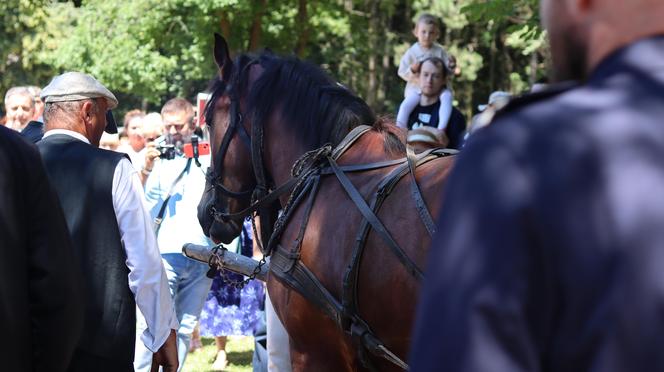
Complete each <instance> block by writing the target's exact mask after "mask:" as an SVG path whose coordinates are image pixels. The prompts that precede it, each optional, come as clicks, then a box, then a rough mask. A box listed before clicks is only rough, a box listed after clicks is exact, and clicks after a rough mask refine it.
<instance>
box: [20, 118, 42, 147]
mask: <svg viewBox="0 0 664 372" xmlns="http://www.w3.org/2000/svg"><path fill="white" fill-rule="evenodd" d="M21 135H22V136H23V137H25V138H26V139H27V140H28V141H30V142H32V143H37V142H39V140H41V139H42V137H44V123H42V122H41V121H35V120H33V121H30V122H29V123H28V125H26V126H25V128H23V130H22V131H21Z"/></svg>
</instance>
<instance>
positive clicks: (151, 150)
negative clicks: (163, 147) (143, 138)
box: [143, 142, 161, 171]
mask: <svg viewBox="0 0 664 372" xmlns="http://www.w3.org/2000/svg"><path fill="white" fill-rule="evenodd" d="M145 149H146V150H145V164H144V166H143V167H144V168H145V169H146V170H148V171H152V167H153V166H154V161H155V159H157V158H159V155H161V153H160V152H159V150H157V148H156V146H155V143H154V142H148V143H147V144H146V145H145Z"/></svg>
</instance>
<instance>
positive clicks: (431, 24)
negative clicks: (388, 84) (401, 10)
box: [397, 13, 452, 130]
mask: <svg viewBox="0 0 664 372" xmlns="http://www.w3.org/2000/svg"><path fill="white" fill-rule="evenodd" d="M413 35H415V37H416V38H417V42H416V43H415V44H413V45H412V46H411V47H410V48H409V49H408V50H407V51H406V53H405V54H404V55H403V57H401V63H400V64H399V71H398V73H399V76H400V77H401V78H402V79H404V80H405V81H406V89H405V90H404V97H405V99H404V101H403V103H402V104H401V108H400V110H399V111H400V113H402V116H403V113H404V112H411V111H412V110H413V109H414V108H415V107H416V106H417V105H418V103H419V102H420V96H421V91H420V83H419V78H420V69H421V67H422V61H424V60H426V59H428V58H431V57H438V58H440V59H442V60H443V61H444V62H445V68H447V64H448V59H449V56H448V54H447V52H446V51H445V48H443V46H442V45H440V44H438V43H437V42H436V40H438V36H439V35H440V26H439V23H438V19H437V18H436V17H434V16H433V15H431V14H427V13H424V14H422V15H420V16H419V17H418V18H417V22H416V23H415V29H414V30H413ZM440 102H441V105H440V111H439V115H438V117H439V118H440V123H439V129H441V130H444V129H445V127H446V126H447V119H449V117H450V112H451V110H452V92H451V91H450V90H449V89H444V90H443V91H442V92H441V95H440ZM446 118H447V119H446ZM399 119H402V120H401V121H403V119H404V118H399V117H398V120H397V124H398V125H400V126H405V123H404V122H400V120H399ZM406 119H407V118H406Z"/></svg>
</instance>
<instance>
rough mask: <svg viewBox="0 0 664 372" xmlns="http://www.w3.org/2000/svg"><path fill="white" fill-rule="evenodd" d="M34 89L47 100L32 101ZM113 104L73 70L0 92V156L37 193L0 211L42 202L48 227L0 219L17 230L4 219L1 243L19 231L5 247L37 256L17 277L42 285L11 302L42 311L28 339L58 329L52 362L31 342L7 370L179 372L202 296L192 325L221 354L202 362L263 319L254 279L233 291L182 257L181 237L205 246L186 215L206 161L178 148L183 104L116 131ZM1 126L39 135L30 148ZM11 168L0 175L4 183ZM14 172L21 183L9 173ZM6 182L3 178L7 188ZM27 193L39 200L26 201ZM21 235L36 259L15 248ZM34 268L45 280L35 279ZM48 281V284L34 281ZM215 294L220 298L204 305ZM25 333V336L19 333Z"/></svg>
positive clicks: (188, 128)
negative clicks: (35, 85)
mask: <svg viewBox="0 0 664 372" xmlns="http://www.w3.org/2000/svg"><path fill="white" fill-rule="evenodd" d="M34 94H38V99H39V102H42V100H43V103H44V104H43V105H37V104H36V102H37V98H36V96H35V95H34ZM117 104H118V101H117V99H116V97H115V95H114V94H113V93H112V92H110V91H109V90H108V89H107V88H106V87H105V86H104V85H102V84H101V83H100V82H99V81H97V80H96V79H95V78H94V77H92V76H90V75H87V74H83V73H78V72H68V73H65V74H62V75H59V76H56V77H55V78H54V79H53V80H52V81H51V82H50V83H49V84H48V85H47V86H46V87H45V88H44V89H43V90H42V91H40V90H35V89H28V88H27V87H16V88H12V89H10V90H9V91H8V92H7V94H6V98H5V107H6V111H7V115H6V121H5V126H3V128H2V132H0V133H2V135H3V137H2V138H3V139H4V140H5V141H7V143H8V146H7V150H8V151H10V150H13V147H17V148H18V149H19V150H20V151H18V150H17V151H16V153H15V154H13V155H9V154H8V155H7V156H6V158H5V159H10V160H11V159H13V158H14V157H16V159H14V161H12V162H11V163H8V164H5V165H6V166H7V167H9V168H10V170H11V172H14V173H16V172H25V171H26V170H29V169H36V171H34V172H29V173H36V174H37V177H38V178H39V177H41V178H40V179H39V180H38V181H35V185H31V187H29V188H25V189H26V190H30V192H31V193H32V192H33V190H34V191H35V192H38V193H39V198H35V200H33V201H30V200H26V202H27V204H23V205H20V204H18V205H17V203H19V202H21V200H12V203H9V201H5V204H3V206H2V209H3V211H5V212H14V210H19V209H20V208H22V207H24V208H28V207H30V209H34V210H37V211H43V208H49V211H48V212H49V213H47V214H45V215H44V213H41V212H39V213H38V214H39V216H38V217H39V220H38V221H41V220H42V218H45V217H47V218H49V221H48V223H46V222H42V223H43V224H44V225H48V227H49V229H46V226H38V227H37V228H36V229H35V232H34V233H33V234H32V235H28V234H27V232H28V231H27V230H26V226H30V225H32V224H34V223H38V221H37V222H31V223H27V222H26V220H25V218H23V219H16V218H13V219H9V220H15V221H16V222H15V223H17V225H15V226H13V225H11V226H4V225H3V226H2V228H3V232H5V233H7V236H8V237H14V236H15V235H17V233H18V232H25V233H26V234H24V235H21V236H15V239H11V238H8V243H9V244H10V246H9V247H8V248H14V249H13V251H15V253H16V254H18V253H21V254H22V255H24V256H26V255H32V254H34V255H35V257H33V258H32V260H33V261H34V262H33V263H31V265H32V266H29V267H26V268H23V270H27V271H26V272H24V273H23V274H22V275H21V277H26V278H28V279H29V280H34V281H35V282H36V283H35V284H30V283H31V282H29V281H28V282H26V285H30V286H35V289H37V290H39V289H43V291H44V293H36V294H35V293H33V292H34V291H28V292H26V294H22V297H25V301H26V303H25V304H21V303H19V304H17V305H20V306H19V308H21V307H25V306H30V304H32V303H34V304H36V305H40V306H42V307H44V308H43V309H42V310H40V312H42V313H43V314H41V315H42V318H36V317H35V316H34V315H30V317H29V318H26V319H27V321H32V322H35V324H36V325H37V326H36V327H35V328H34V331H35V332H33V333H34V334H35V335H38V336H39V337H43V338H44V339H45V340H49V341H50V342H52V341H53V340H54V339H56V337H62V340H61V344H62V346H61V348H60V350H58V351H59V354H58V355H57V356H53V355H50V354H48V353H45V354H44V355H43V358H46V357H48V358H51V357H53V360H49V359H42V357H41V356H40V355H41V354H42V353H43V352H42V351H40V350H41V349H33V353H32V354H29V353H26V352H28V351H29V350H31V348H30V347H26V348H25V349H23V352H22V353H16V354H15V355H14V358H12V359H10V360H9V362H8V368H9V369H10V370H16V371H23V370H26V371H27V370H33V369H34V370H46V369H49V370H59V371H64V370H67V371H93V370H94V371H134V370H135V371H150V370H151V368H152V367H153V364H159V365H162V366H163V367H164V370H166V371H176V370H180V369H182V366H183V365H184V363H185V360H186V356H187V354H188V351H189V350H190V349H191V346H192V342H191V337H192V334H193V333H194V329H195V328H196V327H197V324H198V321H199V317H200V315H201V312H202V311H203V307H204V305H205V304H206V301H207V302H208V303H207V305H206V306H205V311H203V316H204V317H203V320H204V322H202V324H201V326H202V328H203V330H204V332H203V334H204V335H214V336H217V337H219V339H218V346H219V352H218V358H217V359H218V360H217V361H215V362H214V365H213V366H212V367H213V368H214V369H215V370H223V369H225V368H226V366H227V360H226V355H225V350H224V349H225V345H224V344H225V343H224V342H223V341H225V337H226V336H231V335H248V336H252V335H254V333H255V332H256V331H257V330H258V329H259V328H260V327H261V325H262V324H263V323H264V320H263V318H264V315H263V308H264V296H265V293H264V290H263V288H262V285H260V284H258V283H253V284H252V285H250V286H248V287H246V290H243V291H241V292H238V293H236V292H234V291H233V289H234V287H231V286H227V285H225V284H224V283H223V281H221V276H220V274H218V275H217V276H216V277H214V278H211V277H208V276H207V275H206V274H207V271H208V269H209V267H208V265H207V264H205V263H200V262H197V261H194V260H191V259H188V258H186V257H184V256H183V255H182V254H181V250H182V246H183V244H184V243H194V244H199V245H204V246H210V247H211V246H213V243H212V242H211V241H210V240H209V239H208V238H207V237H206V236H205V235H204V234H203V231H202V229H201V227H200V225H199V224H198V219H197V217H196V208H197V205H198V202H199V199H200V196H201V195H202V193H203V189H204V187H205V172H206V170H207V167H208V166H209V164H210V155H209V153H207V154H201V155H200V156H198V157H196V158H192V157H187V156H186V155H185V154H184V153H183V151H182V148H183V146H184V144H185V143H190V142H191V140H192V137H195V136H201V137H202V136H203V133H202V131H201V129H200V127H199V126H197V125H196V122H195V115H194V108H193V105H192V104H191V103H189V102H188V101H187V100H185V99H183V98H173V99H171V100H169V101H168V102H166V104H164V106H163V107H162V109H161V112H160V113H150V114H147V115H146V114H145V113H144V112H142V111H140V110H131V111H129V112H127V113H126V114H125V116H124V120H123V124H124V126H123V127H122V128H121V133H118V131H119V130H118V126H117V124H116V122H115V119H114V117H113V114H112V109H114V108H116V106H117ZM31 128H32V129H31ZM11 131H16V132H20V135H22V136H23V137H24V139H25V140H27V141H29V142H34V143H36V145H37V149H38V150H39V154H38V153H36V152H35V150H33V149H31V148H30V147H29V146H25V144H24V143H21V141H20V140H17V139H16V138H15V136H14V137H12V136H11V135H10V134H9V133H10V132H11ZM120 134H123V135H120ZM5 137H6V138H5ZM121 138H124V140H121ZM203 139H204V138H201V141H202V140H203ZM3 149H4V147H3ZM168 149H170V150H171V151H166V150H168ZM23 153H25V155H22V154H23ZM39 157H41V160H39ZM29 159H32V160H31V164H29V165H26V164H25V162H26V161H27V160H29ZM21 162H23V164H21ZM42 164H43V168H42ZM4 169H5V168H3V170H4ZM10 174H11V173H5V174H3V177H1V179H2V180H3V182H7V180H8V179H10V178H8V177H10ZM34 177H35V176H32V178H34ZM16 178H17V179H21V180H23V178H21V177H19V175H18V174H17V175H16ZM37 185H39V186H40V187H39V188H37V187H36V186H37ZM49 185H50V186H49ZM9 186H12V187H9ZM17 186H18V185H17ZM14 189H16V186H14V185H7V190H9V191H11V190H14ZM36 200H39V201H41V202H42V203H43V204H44V205H43V206H39V208H36V209H35V207H34V206H33V205H32V204H34V202H35V201H36ZM22 213H24V212H22ZM26 217H27V215H26ZM23 224H26V225H25V226H24V225H23ZM12 228H14V230H16V229H18V231H12ZM26 241H28V242H30V244H29V245H28V246H34V249H33V250H34V253H32V252H26V251H25V249H24V248H22V246H21V243H23V242H26ZM239 241H240V240H238V243H237V245H238V246H239V244H240V243H239ZM241 241H242V247H243V248H244V249H242V250H240V252H241V253H243V254H245V255H248V256H253V255H254V252H253V249H252V239H251V235H243V237H242V240H241ZM247 247H249V248H248V249H247ZM53 257H56V258H57V259H52V258H53ZM51 259H52V262H51ZM21 261H24V260H19V262H21ZM55 264H57V265H59V266H57V267H55V266H53V265H55ZM40 265H41V266H40ZM35 270H41V271H44V273H45V274H39V275H35V274H34V271H35ZM47 274H48V275H47ZM35 276H36V277H35ZM45 280H48V281H49V282H50V283H49V284H48V285H46V284H45V283H42V281H45ZM212 283H215V285H214V286H213V288H212V290H211V288H210V287H211V284H212ZM41 287H43V288H41ZM54 289H55V290H57V292H58V293H59V292H62V293H61V294H59V295H61V296H63V297H62V299H61V300H58V301H52V302H50V303H44V304H40V303H39V302H38V301H37V300H39V296H43V297H47V296H48V292H49V291H52V290H54ZM28 293H30V296H28V295H27V294H28ZM35 295H36V296H37V297H35V298H32V297H31V296H35ZM217 298H219V299H222V300H219V301H216V302H212V299H217ZM241 301H242V303H244V304H245V306H241V305H242V303H241ZM19 302H20V301H19ZM247 304H251V306H248V305H247ZM27 314H30V312H27ZM206 314H209V315H206ZM6 315H11V316H14V315H17V314H13V313H12V314H6ZM24 317H25V315H24ZM50 318H52V319H54V320H58V319H60V320H66V321H63V323H64V325H67V327H65V328H58V327H56V326H52V325H49V323H48V322H46V320H47V319H50ZM65 318H66V319H65ZM213 318H214V319H213ZM217 319H218V320H220V321H223V322H224V324H225V325H226V327H220V326H219V323H218V321H217ZM42 323H43V326H42ZM22 325H24V324H22ZM46 326H48V327H49V328H43V327H46ZM30 338H31V337H30V336H25V341H26V342H29V341H30ZM198 342H199V343H200V341H198ZM17 344H19V345H20V346H23V347H25V346H26V345H25V343H22V342H17ZM193 344H194V345H195V343H193ZM193 349H195V347H194V348H193ZM45 366H49V368H46V369H45ZM51 367H54V368H51Z"/></svg>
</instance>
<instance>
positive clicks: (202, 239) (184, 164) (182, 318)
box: [134, 98, 212, 371]
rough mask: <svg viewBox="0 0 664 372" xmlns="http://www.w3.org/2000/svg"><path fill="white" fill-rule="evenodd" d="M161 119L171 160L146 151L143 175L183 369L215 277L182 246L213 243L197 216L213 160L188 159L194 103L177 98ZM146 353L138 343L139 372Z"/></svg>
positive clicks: (161, 141) (166, 106) (136, 364)
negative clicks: (184, 250)
mask: <svg viewBox="0 0 664 372" xmlns="http://www.w3.org/2000/svg"><path fill="white" fill-rule="evenodd" d="M161 116H162V121H163V128H164V134H165V135H164V136H163V137H162V138H160V139H159V140H158V141H156V142H158V143H159V144H160V145H165V146H171V147H168V148H169V149H170V150H171V151H170V156H166V155H167V154H166V153H164V154H163V155H162V156H161V157H160V155H161V154H160V152H159V151H158V150H157V148H156V147H148V151H147V152H146V155H145V165H144V166H143V169H142V170H141V173H142V175H144V176H146V178H147V180H146V182H145V198H146V202H147V205H148V208H149V210H150V215H151V217H152V219H153V220H154V221H159V226H158V228H157V240H158V242H159V249H160V251H161V257H162V260H163V262H164V267H165V268H166V275H167V276H168V281H169V285H170V289H171V295H172V296H173V301H174V302H175V311H176V313H177V317H178V321H179V322H180V328H179V329H178V334H177V338H178V354H179V355H178V358H179V359H178V360H179V362H180V368H182V366H183V365H184V362H185V359H186V357H187V351H188V348H189V342H190V341H191V335H192V332H193V330H194V327H195V326H196V323H197V322H198V318H199V316H200V313H201V310H202V309H203V304H204V303H205V299H206V297H207V294H208V292H209V291H210V285H211V284H212V279H210V278H208V277H207V276H206V275H205V274H206V272H207V271H208V269H209V267H208V265H207V264H205V263H201V262H197V261H194V260H191V259H189V258H187V257H185V256H183V255H182V245H183V244H184V243H194V244H198V245H208V246H210V245H212V242H211V241H210V240H209V239H208V238H207V237H206V236H205V234H204V233H203V229H202V228H201V225H200V224H199V223H198V218H197V209H198V202H199V201H200V199H201V195H202V194H203V191H204V190H205V172H206V171H207V168H208V166H209V165H210V156H209V155H201V156H200V157H198V158H197V159H194V158H192V157H188V156H186V155H185V151H184V147H185V145H186V144H189V143H190V142H191V138H192V136H193V134H194V129H195V124H194V108H193V106H192V104H191V103H189V102H188V101H187V100H185V99H183V98H173V99H171V100H169V101H168V102H166V104H164V107H163V108H162V110H161ZM162 148H163V149H165V148H167V147H162ZM191 154H193V152H192V153H191ZM145 354H146V353H145V350H143V351H141V345H140V344H137V351H136V360H135V362H134V367H135V368H136V371H147V367H148V366H149V365H148V363H147V361H146V358H145Z"/></svg>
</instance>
